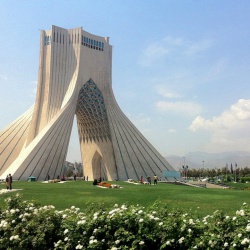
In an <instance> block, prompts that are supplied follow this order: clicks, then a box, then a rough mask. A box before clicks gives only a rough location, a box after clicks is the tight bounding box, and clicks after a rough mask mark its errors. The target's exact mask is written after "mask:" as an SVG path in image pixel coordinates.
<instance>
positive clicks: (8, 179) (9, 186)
mask: <svg viewBox="0 0 250 250" xmlns="http://www.w3.org/2000/svg"><path fill="white" fill-rule="evenodd" d="M5 183H6V188H7V190H12V176H11V174H9V175H7V177H6V179H5Z"/></svg>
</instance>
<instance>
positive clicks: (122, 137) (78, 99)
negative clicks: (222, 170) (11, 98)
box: [0, 26, 174, 180]
mask: <svg viewBox="0 0 250 250" xmlns="http://www.w3.org/2000/svg"><path fill="white" fill-rule="evenodd" d="M75 115H76V118H77V126H78V135H79V141H80V148H81V156H82V162H83V168H84V175H85V176H88V179H89V180H93V179H99V178H100V177H102V178H105V179H108V180H127V179H129V178H130V179H135V180H138V179H140V178H141V176H143V177H144V178H145V177H146V176H151V177H153V175H157V176H158V177H161V176H162V171H163V170H165V171H166V170H169V171H174V169H173V168H172V167H171V165H170V164H169V163H168V162H167V161H166V160H165V159H164V157H162V156H161V155H160V154H159V153H158V152H157V150H156V149H155V148H154V147H153V146H152V145H151V144H150V143H149V142H148V141H147V140H146V139H145V138H144V136H143V135H142V134H141V133H140V132H139V131H138V130H137V129H136V128H135V126H134V125H133V124H132V123H131V122H130V120H129V119H128V118H127V117H126V116H125V115H124V113H123V112H122V111H121V109H120V108H119V106H118V104H117V102H116V100H115V97H114V93H113V90H112V46H111V45H110V44H109V38H108V37H100V36H96V35H93V34H90V33H88V32H86V31H85V30H83V29H82V28H75V29H63V28H60V27H56V26H52V29H51V30H47V31H45V30H43V31H41V37H40V59H39V74H38V87H37V94H36V101H35V104H34V105H33V106H32V107H31V108H30V109H29V110H27V111H26V112H25V113H24V114H23V115H21V116H20V117H18V118H17V119H16V120H15V121H14V122H12V123H11V124H10V125H9V126H7V127H6V128H5V129H3V130H2V131H1V132H0V178H5V177H6V175H7V174H12V175H13V178H14V179H19V180H27V178H28V177H29V176H35V177H36V178H37V179H38V180H45V179H46V177H47V175H50V178H56V177H57V176H62V175H63V174H64V161H65V159H66V155H67V150H68V145H69V140H70V134H71V130H72V125H73V120H74V116H75Z"/></svg>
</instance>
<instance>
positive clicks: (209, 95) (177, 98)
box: [0, 0, 250, 161]
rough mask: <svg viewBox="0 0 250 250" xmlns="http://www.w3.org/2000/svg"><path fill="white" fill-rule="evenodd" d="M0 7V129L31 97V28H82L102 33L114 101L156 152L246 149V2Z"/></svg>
mask: <svg viewBox="0 0 250 250" xmlns="http://www.w3.org/2000/svg"><path fill="white" fill-rule="evenodd" d="M0 13H1V15H0V33H1V35H0V59H1V60H0V98H1V99H0V117H1V118H0V129H3V128H4V127H5V126H7V125H8V124H9V123H10V122H12V121H13V120H14V119H15V118H17V117H18V116H19V115H21V114H22V113H23V112H25V111H26V110H27V109H28V108H29V107H30V106H31V105H32V104H33V103H34V102H35V95H36V85H37V75H38V59H39V58H38V56H39V38H40V30H48V29H50V28H51V25H56V26H60V27H63V28H75V27H83V29H85V30H86V31H88V32H90V33H93V34H96V35H100V36H109V37H110V44H112V45H113V90H114V93H115V96H116V99H117V101H118V103H119V105H120V107H121V109H122V110H123V112H124V113H125V114H126V115H127V116H128V118H129V119H130V120H131V121H132V122H133V123H134V124H135V125H136V127H137V128H138V129H139V130H140V131H141V132H142V133H143V134H144V136H145V137H146V138H147V139H148V140H149V141H150V142H151V143H152V144H153V145H154V146H155V147H156V149H157V150H158V151H159V152H160V153H161V154H162V155H163V156H167V155H173V154H174V155H179V156H185V155H186V154H187V153H189V152H193V151H203V152H208V153H210V152H211V153H212V152H213V153H214V152H224V151H236V150H237V151H238V150H244V151H250V130H249V127H250V84H249V80H250V29H249V23H250V15H249V13H250V1H244V0H240V1H232V0H225V1H223V0H209V1H208V0H207V1H206V0H203V1H201V0H200V1H197V0H196V1H191V0H190V1H189V0H186V1H168V0H145V1H139V0H126V1H121V0H105V1H103V0H96V1H92V0H91V1H90V0H82V1H78V0H72V1H62V0H60V1H59V0H57V1H48V0H44V1H36V0H34V1H19V0H16V1H13V0H0ZM76 130H77V129H76V126H74V128H73V131H72V139H71V142H70V147H69V152H68V156H67V159H68V160H70V161H81V157H80V151H79V143H78V139H77V131H76Z"/></svg>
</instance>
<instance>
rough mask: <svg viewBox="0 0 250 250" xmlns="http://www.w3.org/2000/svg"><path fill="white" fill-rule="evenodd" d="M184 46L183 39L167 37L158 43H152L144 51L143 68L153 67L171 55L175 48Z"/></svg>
mask: <svg viewBox="0 0 250 250" xmlns="http://www.w3.org/2000/svg"><path fill="white" fill-rule="evenodd" d="M182 44H183V40H182V39H181V38H173V37H165V38H163V39H161V40H159V41H157V42H154V43H151V44H149V45H148V46H147V48H146V49H145V50H144V51H143V55H142V58H141V61H140V63H141V65H142V66H151V65H152V64H154V63H156V62H159V61H160V60H161V59H163V58H164V57H166V56H167V55H168V54H169V53H171V52H172V51H173V50H174V49H175V47H179V46H181V45H182Z"/></svg>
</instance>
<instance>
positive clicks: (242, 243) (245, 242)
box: [241, 238, 249, 245]
mask: <svg viewBox="0 0 250 250" xmlns="http://www.w3.org/2000/svg"><path fill="white" fill-rule="evenodd" d="M248 242H249V239H247V238H244V240H243V241H241V245H245V244H247V243H248Z"/></svg>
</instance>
